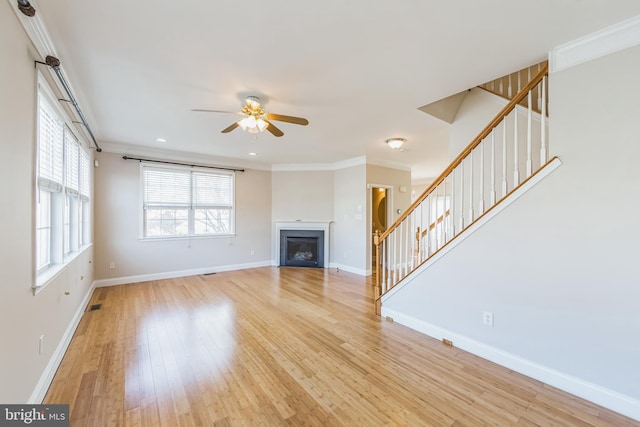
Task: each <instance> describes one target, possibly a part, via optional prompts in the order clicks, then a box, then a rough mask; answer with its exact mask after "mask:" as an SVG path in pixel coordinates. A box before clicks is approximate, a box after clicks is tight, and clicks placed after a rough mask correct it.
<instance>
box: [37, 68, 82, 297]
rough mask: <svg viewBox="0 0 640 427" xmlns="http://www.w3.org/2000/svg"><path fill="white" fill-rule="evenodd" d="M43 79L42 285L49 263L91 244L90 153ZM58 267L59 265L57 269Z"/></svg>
mask: <svg viewBox="0 0 640 427" xmlns="http://www.w3.org/2000/svg"><path fill="white" fill-rule="evenodd" d="M56 102H57V101H55V97H54V96H53V95H52V94H51V92H50V90H49V89H48V87H47V86H46V84H44V82H43V81H42V80H40V81H39V85H38V122H37V126H38V130H37V135H38V150H37V153H38V160H37V164H36V173H37V180H36V182H37V186H38V188H37V193H36V194H37V197H36V205H35V211H36V212H35V218H36V221H35V246H36V259H35V269H36V273H37V274H38V280H37V282H38V283H37V286H40V285H42V284H43V283H41V282H43V281H46V278H45V279H42V277H45V276H47V277H48V275H43V276H41V273H44V272H45V271H47V270H48V269H49V268H50V267H53V266H60V265H64V264H65V259H68V257H69V256H70V255H72V254H73V253H74V252H77V251H78V250H79V249H80V248H81V247H83V246H84V245H87V244H88V243H89V231H88V225H87V224H88V217H89V211H88V209H89V208H88V201H89V188H90V185H89V179H90V176H89V173H90V171H89V154H88V153H87V152H86V151H85V150H84V148H83V147H82V145H81V144H80V143H79V142H78V139H77V138H76V136H75V135H74V134H73V132H72V131H71V129H70V128H69V127H68V126H67V125H66V124H65V119H64V114H63V113H62V111H61V110H60V109H59V108H57V105H56ZM56 271H57V270H56Z"/></svg>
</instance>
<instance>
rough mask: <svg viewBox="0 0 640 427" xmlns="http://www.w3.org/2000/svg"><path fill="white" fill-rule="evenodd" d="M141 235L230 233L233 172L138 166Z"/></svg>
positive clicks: (231, 227) (175, 235) (168, 235)
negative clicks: (140, 182)
mask: <svg viewBox="0 0 640 427" xmlns="http://www.w3.org/2000/svg"><path fill="white" fill-rule="evenodd" d="M142 186H143V218H142V224H143V226H142V229H143V237H149V238H152V237H182V236H212V235H229V234H233V232H234V229H233V193H234V175H233V174H227V173H219V172H218V173H213V172H209V171H204V170H201V169H190V168H178V167H176V168H173V167H171V168H169V167H155V166H150V165H146V164H143V165H142Z"/></svg>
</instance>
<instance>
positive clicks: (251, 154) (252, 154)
mask: <svg viewBox="0 0 640 427" xmlns="http://www.w3.org/2000/svg"><path fill="white" fill-rule="evenodd" d="M249 155H250V156H257V154H256V153H249Z"/></svg>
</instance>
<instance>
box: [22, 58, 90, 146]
mask: <svg viewBox="0 0 640 427" xmlns="http://www.w3.org/2000/svg"><path fill="white" fill-rule="evenodd" d="M34 63H35V65H34V66H35V67H37V64H43V65H47V66H49V67H51V69H52V70H53V71H54V72H55V73H56V76H57V77H58V80H59V81H60V84H61V85H62V88H63V89H64V91H65V92H66V93H67V97H68V99H60V98H59V99H58V101H60V102H63V101H64V102H68V103H69V104H71V105H72V106H73V108H74V109H75V110H76V113H77V114H78V117H79V118H80V121H81V123H82V124H83V125H84V128H85V129H86V131H87V133H88V134H89V136H90V137H91V140H92V141H93V145H95V146H96V151H97V152H98V153H102V148H100V146H99V145H98V141H96V137H95V136H94V135H93V132H91V128H90V127H89V123H87V119H85V118H84V114H82V110H80V106H79V105H78V102H77V101H76V98H75V97H74V96H73V93H71V88H70V87H69V84H68V83H67V80H66V79H65V78H64V75H63V74H62V71H61V70H60V60H59V59H58V58H56V57H55V56H51V55H47V57H46V58H45V62H42V61H34ZM74 123H76V122H74Z"/></svg>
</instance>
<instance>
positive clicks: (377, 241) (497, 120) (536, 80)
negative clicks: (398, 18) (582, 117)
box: [374, 64, 548, 312]
mask: <svg viewBox="0 0 640 427" xmlns="http://www.w3.org/2000/svg"><path fill="white" fill-rule="evenodd" d="M546 76H548V64H545V65H544V66H543V67H542V68H541V69H540V71H539V72H538V73H537V74H536V75H535V76H534V77H533V78H532V79H531V81H529V82H528V83H527V84H526V85H525V86H524V87H523V88H522V89H521V90H520V91H519V92H518V93H517V94H516V95H515V96H514V97H513V98H512V99H511V100H510V101H509V102H508V103H507V104H506V105H505V106H504V108H503V109H502V110H501V111H500V112H499V113H498V114H497V115H496V116H495V117H494V118H493V119H492V120H491V121H490V122H489V124H487V125H486V126H485V127H484V129H483V130H482V131H481V132H480V133H479V134H478V135H477V136H476V137H475V138H474V139H473V140H472V141H471V143H470V144H469V145H467V146H466V147H465V148H464V150H462V152H461V153H460V154H459V155H458V156H457V157H456V158H455V159H454V160H453V161H452V162H451V164H449V166H447V167H446V168H445V170H444V171H443V172H442V173H441V174H440V175H439V176H438V178H436V179H435V180H434V181H433V182H432V183H431V185H429V186H428V187H427V189H426V190H424V191H423V192H422V194H421V195H420V196H418V197H417V198H416V200H415V201H414V202H413V203H412V204H411V205H410V206H409V208H407V209H406V210H405V211H404V212H403V213H402V214H401V215H400V217H398V219H397V220H396V221H395V222H394V223H393V224H392V225H391V226H390V227H388V228H387V229H386V230H385V231H384V232H383V233H381V234H380V235H377V236H375V238H374V245H375V249H376V253H377V256H376V276H377V277H376V300H377V309H376V311H377V312H379V304H380V298H381V297H382V295H383V294H384V293H386V292H388V291H389V290H390V289H391V288H392V287H393V286H395V284H394V285H393V286H391V287H390V288H388V289H386V290H385V292H382V280H383V277H382V271H381V267H382V264H381V263H382V260H381V257H380V246H381V245H382V243H383V242H384V241H385V239H386V238H387V237H389V235H390V234H391V233H392V232H393V231H394V230H396V229H397V228H398V227H399V226H400V225H401V224H402V223H403V221H404V220H406V219H407V217H409V215H411V214H412V213H413V212H414V211H415V210H416V208H417V207H418V206H420V205H421V203H422V202H424V201H425V199H427V197H429V195H430V194H431V193H432V192H433V191H434V190H435V189H437V188H438V187H439V186H440V185H441V184H442V183H443V182H444V181H445V180H446V179H447V177H448V176H449V175H450V174H451V173H452V172H453V171H454V170H455V169H456V167H458V166H459V165H460V164H461V163H462V162H463V161H464V160H465V159H466V158H467V157H468V156H469V154H470V153H472V152H473V150H474V149H475V148H476V147H477V146H478V145H479V144H480V143H482V141H483V140H484V139H485V138H487V137H488V136H489V135H490V134H491V132H492V131H493V130H494V129H495V128H496V127H497V126H498V125H500V124H501V123H502V122H503V121H504V120H505V118H506V117H507V116H508V115H509V114H510V113H511V112H512V111H513V110H514V109H516V108H517V107H518V104H520V102H522V101H523V100H524V99H525V97H527V96H528V94H529V92H530V91H531V90H532V89H533V88H535V87H536V86H537V85H538V84H540V82H542V81H543V79H544V78H545V77H546ZM544 110H546V106H545V108H544ZM445 209H446V208H445ZM425 261H426V260H425ZM401 280H402V279H401ZM396 284H397V283H396Z"/></svg>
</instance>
